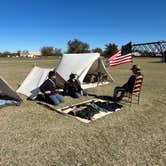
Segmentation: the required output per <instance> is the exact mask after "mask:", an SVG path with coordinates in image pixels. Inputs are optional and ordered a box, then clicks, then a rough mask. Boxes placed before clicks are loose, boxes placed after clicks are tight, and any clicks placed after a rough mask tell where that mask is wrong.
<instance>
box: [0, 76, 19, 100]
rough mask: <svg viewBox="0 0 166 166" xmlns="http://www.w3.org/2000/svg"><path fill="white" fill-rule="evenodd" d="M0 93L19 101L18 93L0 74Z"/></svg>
mask: <svg viewBox="0 0 166 166" xmlns="http://www.w3.org/2000/svg"><path fill="white" fill-rule="evenodd" d="M0 94H3V96H5V97H9V98H10V99H13V100H17V101H21V98H20V97H19V96H18V94H17V93H16V92H15V91H14V90H13V89H12V88H11V86H10V85H9V84H8V83H7V82H6V81H5V80H4V79H3V78H2V77H1V76H0Z"/></svg>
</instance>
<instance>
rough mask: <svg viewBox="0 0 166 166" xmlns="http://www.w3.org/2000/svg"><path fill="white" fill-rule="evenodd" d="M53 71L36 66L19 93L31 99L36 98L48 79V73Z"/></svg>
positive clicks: (18, 90)
mask: <svg viewBox="0 0 166 166" xmlns="http://www.w3.org/2000/svg"><path fill="white" fill-rule="evenodd" d="M51 70H52V69H47V68H40V67H37V66H35V67H34V68H33V69H32V70H31V72H30V73H29V74H28V75H27V77H26V78H25V80H24V81H23V83H22V84H21V86H20V87H19V88H18V89H17V92H18V93H22V94H24V95H25V96H27V97H29V98H31V99H33V98H35V97H36V96H37V94H38V93H39V91H40V90H39V86H40V85H41V84H42V83H43V82H44V81H45V80H46V79H47V76H48V73H49V71H51Z"/></svg>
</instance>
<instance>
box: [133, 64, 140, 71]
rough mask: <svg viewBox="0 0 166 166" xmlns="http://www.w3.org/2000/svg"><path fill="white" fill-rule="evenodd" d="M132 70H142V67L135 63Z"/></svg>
mask: <svg viewBox="0 0 166 166" xmlns="http://www.w3.org/2000/svg"><path fill="white" fill-rule="evenodd" d="M131 70H141V68H140V66H138V65H133V66H132V68H131Z"/></svg>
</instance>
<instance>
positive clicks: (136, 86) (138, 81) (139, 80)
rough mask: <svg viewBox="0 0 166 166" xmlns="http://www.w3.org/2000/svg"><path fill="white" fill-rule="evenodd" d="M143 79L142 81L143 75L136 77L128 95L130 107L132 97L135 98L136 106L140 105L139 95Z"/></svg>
mask: <svg viewBox="0 0 166 166" xmlns="http://www.w3.org/2000/svg"><path fill="white" fill-rule="evenodd" d="M143 79H144V76H143V75H138V76H136V79H135V83H134V87H133V90H132V92H131V93H129V94H128V100H129V102H130V106H131V105H132V102H133V97H134V96H135V97H137V101H138V104H139V103H140V94H141V88H142V83H143Z"/></svg>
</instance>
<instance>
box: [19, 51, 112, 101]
mask: <svg viewBox="0 0 166 166" xmlns="http://www.w3.org/2000/svg"><path fill="white" fill-rule="evenodd" d="M51 70H53V69H46V68H40V67H37V66H36V67H34V68H33V69H32V70H31V72H30V73H29V74H28V76H27V77H26V79H25V80H24V82H23V83H22V84H21V86H20V87H19V89H18V90H17V92H19V93H22V94H24V95H26V96H28V97H30V98H35V97H36V96H37V94H38V92H39V88H38V87H39V86H40V85H41V84H42V83H43V82H44V81H45V80H46V79H47V75H48V73H49V71H51ZM55 71H56V74H57V79H56V84H57V86H58V87H60V88H63V86H64V83H65V81H67V80H68V79H69V75H70V74H71V73H74V74H77V75H78V79H79V81H80V82H81V84H82V87H83V88H88V87H91V86H89V85H88V84H86V86H84V82H83V81H84V78H85V76H86V75H87V74H91V73H95V72H102V73H104V74H105V75H107V81H108V82H111V81H113V79H112V77H111V75H110V74H109V73H108V72H107V70H106V68H105V65H104V63H103V61H102V60H101V58H100V54H98V53H84V54H64V55H63V57H62V59H61V61H60V63H59V65H58V67H57V68H56V69H55ZM87 85H88V86H87Z"/></svg>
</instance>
